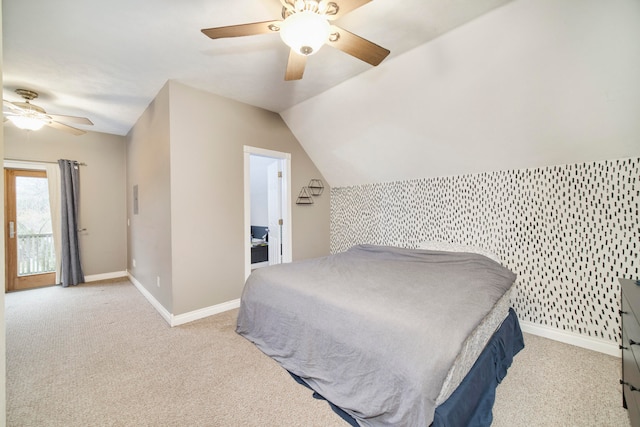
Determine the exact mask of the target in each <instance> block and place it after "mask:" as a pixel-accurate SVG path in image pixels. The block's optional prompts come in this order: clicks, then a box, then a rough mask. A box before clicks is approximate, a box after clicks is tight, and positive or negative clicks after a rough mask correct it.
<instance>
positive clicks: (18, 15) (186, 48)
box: [3, 0, 510, 135]
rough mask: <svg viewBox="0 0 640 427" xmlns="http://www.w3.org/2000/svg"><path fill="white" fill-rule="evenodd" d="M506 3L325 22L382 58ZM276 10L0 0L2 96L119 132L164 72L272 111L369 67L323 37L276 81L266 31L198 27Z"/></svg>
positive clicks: (236, 2)
mask: <svg viewBox="0 0 640 427" xmlns="http://www.w3.org/2000/svg"><path fill="white" fill-rule="evenodd" d="M336 1H337V3H340V1H339V0H336ZM343 1H345V0H343ZM509 1H510V0H473V1H470V0H403V1H398V0H374V1H371V2H369V3H366V4H364V5H363V6H361V7H359V8H358V9H356V10H354V11H352V12H351V13H349V14H348V15H346V16H345V17H342V18H340V19H339V20H338V21H337V22H336V24H338V25H340V26H341V27H343V28H345V29H347V30H349V31H351V32H353V33H355V34H357V35H360V36H362V37H364V38H366V39H369V40H371V41H372V42H374V43H376V44H378V45H381V46H383V47H385V48H387V49H389V50H390V51H391V54H390V56H389V57H388V58H387V59H386V60H385V61H389V60H392V59H393V58H396V57H398V56H400V55H402V54H403V53H405V52H408V51H409V50H412V49H414V48H416V47H418V46H420V45H423V44H425V43H428V42H429V41H431V40H433V39H434V38H437V37H438V36H440V35H442V34H444V33H446V32H448V31H450V30H452V29H453V28H456V27H459V26H461V25H462V24H464V23H466V22H469V21H471V20H473V19H475V18H477V17H479V16H480V15H483V14H485V13H487V12H488V11H491V10H493V9H495V8H496V7H498V6H501V5H503V4H505V3H508V2H509ZM281 9H282V5H281V3H280V2H279V1H278V0H185V1H175V0H137V1H130V0H110V1H104V0H56V1H35V0H4V1H3V43H4V64H3V79H4V86H3V98H4V99H7V100H9V101H20V98H19V97H18V96H17V95H16V93H15V89H17V88H26V89H31V90H35V91H37V92H38V93H39V97H38V99H37V100H35V101H33V103H34V104H36V105H39V106H41V107H43V108H44V109H45V110H47V112H49V113H53V114H67V115H75V116H84V117H88V118H90V119H91V120H92V121H93V122H94V124H95V126H93V127H86V129H87V130H94V131H98V132H105V133H112V134H116V135H125V134H127V132H128V131H129V130H130V129H131V127H132V126H133V124H134V123H135V122H136V120H137V119H138V118H139V117H140V115H141V114H142V112H143V111H144V109H145V108H146V107H147V105H148V104H149V103H150V102H151V100H152V99H153V98H154V97H155V95H156V94H157V93H158V91H159V90H160V88H161V87H162V86H163V85H164V84H165V82H166V81H167V80H169V79H174V80H177V81H179V82H182V83H184V84H187V85H190V86H193V87H196V88H199V89H202V90H206V91H209V92H212V93H215V94H218V95H222V96H225V97H228V98H232V99H235V100H238V101H241V102H244V103H247V104H250V105H254V106H258V107H261V108H265V109H267V110H271V111H274V112H282V111H285V110H287V109H289V108H291V107H292V106H294V105H297V104H299V103H301V102H302V101H304V100H307V99H309V98H311V97H313V96H315V95H317V94H320V93H322V92H325V91H327V90H328V89H330V88H332V87H335V86H336V85H339V84H341V83H343V82H345V81H347V80H349V79H351V78H352V77H354V76H357V75H359V74H361V73H363V72H366V71H368V70H369V69H370V68H371V66H370V65H368V64H366V63H364V62H362V61H360V60H358V59H356V58H354V57H351V56H349V55H347V54H345V53H343V52H341V51H339V50H336V49H332V48H330V47H325V48H323V49H322V50H320V51H319V52H318V53H317V54H316V55H313V56H312V57H309V59H308V62H307V67H306V71H305V74H304V78H303V79H302V80H299V81H289V82H285V81H284V78H283V77H284V71H285V67H286V63H287V57H288V48H287V47H286V46H285V45H284V44H283V43H282V42H281V40H280V37H279V36H278V35H277V34H266V35H257V36H250V37H240V38H233V39H218V40H212V39H209V38H208V37H206V36H204V35H203V34H202V33H201V32H200V30H201V29H203V28H210V27H218V26H226V25H233V24H242V23H248V22H259V21H268V20H274V19H280V17H281ZM383 64H384V63H383ZM79 127H82V126H79Z"/></svg>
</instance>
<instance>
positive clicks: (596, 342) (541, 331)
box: [520, 320, 622, 357]
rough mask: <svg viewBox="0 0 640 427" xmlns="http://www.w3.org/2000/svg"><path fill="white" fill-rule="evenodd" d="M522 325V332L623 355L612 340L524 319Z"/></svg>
mask: <svg viewBox="0 0 640 427" xmlns="http://www.w3.org/2000/svg"><path fill="white" fill-rule="evenodd" d="M520 327H521V329H522V332H526V333H528V334H532V335H537V336H540V337H543V338H549V339H551V340H554V341H559V342H563V343H565V344H571V345H575V346H577V347H582V348H586V349H587V350H593V351H597V352H599V353H604V354H608V355H609V356H615V357H622V356H621V352H620V348H619V347H618V344H615V343H612V342H610V341H604V340H601V339H597V338H591V337H585V336H583V335H578V334H575V333H572V332H566V331H562V330H560V329H556V328H551V327H549V326H543V325H538V324H535V323H531V322H526V321H523V320H521V321H520Z"/></svg>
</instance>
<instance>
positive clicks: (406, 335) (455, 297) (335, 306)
mask: <svg viewBox="0 0 640 427" xmlns="http://www.w3.org/2000/svg"><path fill="white" fill-rule="evenodd" d="M514 280H515V275H514V274H513V273H512V272H510V271H509V270H508V269H506V268H504V267H502V266H500V265H499V264H498V263H496V262H494V261H492V260H490V259H488V258H486V257H484V256H480V255H477V254H469V253H447V252H441V251H423V250H410V249H401V248H391V247H378V246H372V245H360V246H357V247H353V248H351V249H349V250H348V251H346V252H344V253H340V254H335V255H331V256H328V257H324V258H319V259H314V260H305V261H299V262H296V263H291V264H282V265H277V266H271V267H267V268H264V269H260V271H256V272H254V273H253V274H252V275H251V276H250V277H249V279H248V280H247V283H246V285H245V288H244V291H243V295H242V299H241V307H240V312H239V316H238V325H237V329H236V330H237V332H238V333H239V334H241V335H243V336H244V337H245V338H247V339H249V340H250V341H252V342H253V343H254V344H256V346H258V348H259V349H260V350H262V351H263V352H264V353H265V354H267V355H268V356H270V357H272V358H273V359H274V360H276V361H277V362H278V363H279V364H280V365H281V366H282V367H283V368H285V369H286V370H288V371H290V372H291V373H293V374H295V375H297V376H299V377H300V378H302V379H303V380H304V381H305V383H307V384H308V385H309V386H310V387H311V388H312V389H313V390H314V391H316V392H317V393H318V394H319V395H321V396H323V397H324V398H326V399H327V400H328V401H330V402H332V403H334V404H335V405H337V406H339V407H340V408H342V409H343V410H345V412H347V413H348V414H349V415H350V416H352V417H353V418H355V419H357V420H358V422H359V423H360V425H363V426H388V425H412V426H421V425H429V424H430V423H431V421H432V420H433V416H434V410H435V407H436V406H437V405H436V401H437V400H438V398H439V397H440V396H441V392H442V391H443V384H444V383H445V379H446V378H447V377H448V378H449V379H448V382H449V383H450V384H451V385H450V386H449V387H451V388H455V383H456V382H459V379H460V378H461V377H464V375H465V374H466V372H468V368H467V367H465V366H464V365H465V363H467V362H468V361H469V360H472V359H473V356H470V355H473V354H474V352H475V354H476V355H477V354H479V352H480V351H482V346H478V345H477V342H478V340H480V341H483V343H486V339H481V338H482V336H483V335H485V334H487V333H488V335H491V333H493V331H495V329H496V324H495V323H493V322H494V319H493V317H494V316H493V315H488V314H489V313H490V312H492V311H493V310H494V307H497V308H498V309H499V310H501V312H497V313H496V314H495V317H496V319H499V320H497V321H496V322H497V323H498V324H499V323H500V321H501V320H502V319H504V310H503V308H504V307H506V308H507V309H508V297H506V296H505V293H506V292H507V291H508V290H509V289H510V288H511V286H512V285H513V281H514ZM500 301H501V303H500ZM505 301H506V302H507V303H506V304H505V303H504V302H505ZM492 323H493V324H492ZM482 324H486V325H484V326H481V325H482ZM488 330H490V332H487V331H488ZM474 335H475V336H474ZM465 347H466V348H467V349H469V352H468V353H467V355H464V354H462V355H461V350H462V349H463V348H465ZM465 353H466V352H465ZM456 361H457V362H456ZM454 362H456V363H454ZM447 394H450V391H445V392H443V393H442V399H444V396H445V395H447Z"/></svg>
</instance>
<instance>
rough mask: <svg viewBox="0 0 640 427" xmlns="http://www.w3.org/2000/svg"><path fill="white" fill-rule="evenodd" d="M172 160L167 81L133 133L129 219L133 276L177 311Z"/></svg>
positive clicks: (129, 145)
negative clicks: (135, 198)
mask: <svg viewBox="0 0 640 427" xmlns="http://www.w3.org/2000/svg"><path fill="white" fill-rule="evenodd" d="M169 165H170V157H169V87H168V85H166V86H165V87H164V88H162V90H161V91H160V93H158V95H157V97H156V99H155V100H154V101H153V102H152V103H151V104H150V105H149V107H147V109H146V110H145V112H144V113H143V114H142V116H141V117H140V118H139V119H138V121H137V122H136V124H135V126H134V127H133V128H132V129H131V131H130V132H129V134H128V135H127V218H129V220H130V224H131V225H130V227H129V233H128V238H127V244H128V254H129V256H128V260H127V262H128V269H129V271H130V272H131V275H132V276H133V277H135V279H136V280H137V281H138V282H140V284H142V285H143V286H144V287H145V289H146V290H148V291H149V292H150V293H151V294H152V295H153V296H154V298H155V299H156V300H157V301H158V302H159V303H160V304H161V305H162V306H163V307H164V308H165V309H167V311H168V312H169V313H172V304H173V297H172V258H171V188H170V167H169ZM134 185H137V186H138V214H134V213H133V186H134ZM134 260H135V263H136V266H135V267H134V266H133V261H134ZM158 278H160V280H159V281H160V286H158V285H157V283H158Z"/></svg>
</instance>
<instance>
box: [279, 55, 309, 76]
mask: <svg viewBox="0 0 640 427" xmlns="http://www.w3.org/2000/svg"><path fill="white" fill-rule="evenodd" d="M306 65H307V57H306V56H304V55H298V54H297V53H295V52H294V51H293V49H291V50H290V51H289V62H287V71H286V72H285V74H284V79H285V80H287V81H289V80H300V79H302V75H303V74H304V67H305V66H306Z"/></svg>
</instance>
